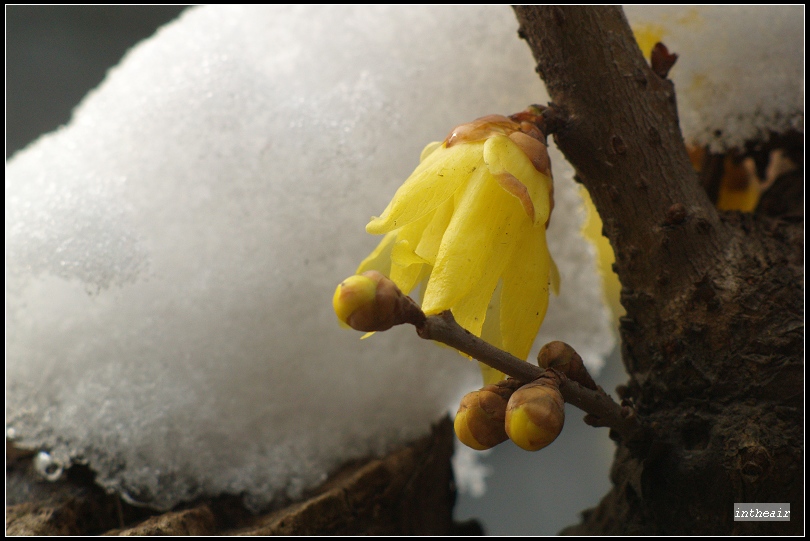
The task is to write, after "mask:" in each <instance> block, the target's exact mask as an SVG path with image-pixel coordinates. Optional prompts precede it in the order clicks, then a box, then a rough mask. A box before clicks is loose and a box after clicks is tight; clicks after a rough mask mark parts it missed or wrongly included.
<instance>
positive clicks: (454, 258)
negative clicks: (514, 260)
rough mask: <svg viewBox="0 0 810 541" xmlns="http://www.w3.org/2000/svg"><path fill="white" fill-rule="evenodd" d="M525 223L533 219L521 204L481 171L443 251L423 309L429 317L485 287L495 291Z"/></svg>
mask: <svg viewBox="0 0 810 541" xmlns="http://www.w3.org/2000/svg"><path fill="white" fill-rule="evenodd" d="M521 223H524V224H526V223H528V220H527V218H526V215H525V213H524V212H523V209H522V207H521V205H520V202H519V201H518V200H517V199H516V198H514V197H512V196H511V195H509V194H507V193H506V192H504V191H503V190H502V189H501V187H500V186H499V185H498V183H497V182H496V181H495V179H494V178H493V177H492V175H490V174H489V172H488V171H487V170H486V168H481V170H480V171H476V172H475V174H473V176H472V178H470V181H469V184H468V185H467V187H466V189H465V190H464V192H463V194H462V195H461V197H460V198H459V201H458V203H457V205H456V209H455V212H453V217H452V218H451V219H450V223H449V224H448V226H447V230H446V231H445V234H444V237H443V239H442V243H441V246H440V247H439V252H438V254H437V256H436V265H435V267H434V270H433V274H432V275H431V277H430V281H429V282H428V285H427V289H426V291H425V299H424V303H423V305H422V309H423V310H424V311H425V313H427V314H436V313H439V312H442V311H444V310H448V309H450V308H453V307H455V306H456V304H457V303H458V302H459V301H461V300H462V299H463V298H464V297H465V296H466V295H467V294H468V293H469V292H470V291H471V290H472V289H473V287H475V286H476V285H478V284H479V283H482V284H490V283H491V284H492V289H494V286H495V284H497V277H498V276H499V275H500V273H501V271H502V269H503V265H504V262H505V261H507V260H508V257H509V255H510V254H511V252H512V249H513V248H514V244H515V240H516V234H517V231H518V228H519V227H520V224H521ZM493 276H494V280H493ZM492 289H490V290H489V292H488V293H489V294H491V293H492ZM484 309H486V304H485V305H484Z"/></svg>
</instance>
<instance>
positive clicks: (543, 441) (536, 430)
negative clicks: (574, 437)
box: [505, 379, 565, 451]
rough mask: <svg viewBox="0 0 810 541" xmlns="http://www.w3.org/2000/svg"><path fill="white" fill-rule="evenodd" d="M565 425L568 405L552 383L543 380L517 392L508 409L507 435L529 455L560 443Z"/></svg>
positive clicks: (525, 386) (510, 400)
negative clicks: (558, 441)
mask: <svg viewBox="0 0 810 541" xmlns="http://www.w3.org/2000/svg"><path fill="white" fill-rule="evenodd" d="M564 423H565V401H564V400H563V397H562V394H560V390H559V388H558V387H557V386H556V384H555V383H554V382H553V381H549V380H547V379H540V380H537V381H534V382H532V383H529V384H527V385H524V386H523V387H521V388H520V389H518V390H517V391H515V392H514V394H513V395H512V397H511V398H510V399H509V403H508V404H507V406H506V421H505V424H506V433H507V435H508V436H509V439H511V440H512V441H513V442H515V444H516V445H517V446H518V447H520V448H522V449H525V450H526V451H538V450H540V449H542V448H543V447H545V446H547V445H548V444H549V443H551V442H553V441H554V440H555V439H557V436H559V435H560V432H561V431H562V428H563V424H564Z"/></svg>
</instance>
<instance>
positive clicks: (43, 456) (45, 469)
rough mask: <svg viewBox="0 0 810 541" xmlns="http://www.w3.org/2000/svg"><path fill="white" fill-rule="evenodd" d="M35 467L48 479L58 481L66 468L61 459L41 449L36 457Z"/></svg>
mask: <svg viewBox="0 0 810 541" xmlns="http://www.w3.org/2000/svg"><path fill="white" fill-rule="evenodd" d="M34 469H35V470H36V471H37V473H38V474H39V475H41V476H42V477H43V478H44V479H46V480H47V481H58V480H59V478H60V477H62V473H63V472H64V471H65V468H64V467H63V466H62V464H61V463H59V461H57V460H54V458H53V457H52V456H51V455H49V454H48V453H47V452H45V451H40V452H39V453H37V456H36V457H34Z"/></svg>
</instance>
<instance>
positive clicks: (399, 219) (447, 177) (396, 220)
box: [366, 143, 484, 235]
mask: <svg viewBox="0 0 810 541" xmlns="http://www.w3.org/2000/svg"><path fill="white" fill-rule="evenodd" d="M482 146H483V143H467V144H463V145H456V146H453V147H450V148H447V147H441V148H438V149H437V150H435V151H433V152H432V153H431V154H430V155H429V156H427V157H426V158H425V161H423V162H422V163H420V164H419V166H418V167H417V168H416V170H415V171H414V172H413V173H412V174H411V176H410V177H408V180H406V181H405V183H404V184H403V185H402V186H400V187H399V189H398V190H397V193H396V194H395V195H394V198H393V199H392V200H391V202H390V203H389V204H388V207H386V209H385V211H383V213H382V216H380V217H379V218H374V219H372V220H371V221H370V222H369V224H368V225H367V226H366V231H367V232H369V233H371V234H372V235H380V234H383V233H388V232H389V231H393V230H394V229H398V228H400V227H403V226H405V225H408V224H409V223H411V222H414V221H416V220H418V219H419V218H422V217H423V216H425V215H426V214H427V213H429V212H431V211H433V210H435V209H436V208H437V207H438V206H439V205H441V204H442V203H444V202H445V201H447V200H448V199H450V198H451V197H452V196H453V194H454V193H455V192H456V190H458V189H459V188H460V187H462V186H464V185H465V184H466V182H467V180H468V179H469V178H470V175H472V174H473V173H474V172H475V171H476V170H477V169H480V168H483V165H484V164H483V160H482V158H481V147H482Z"/></svg>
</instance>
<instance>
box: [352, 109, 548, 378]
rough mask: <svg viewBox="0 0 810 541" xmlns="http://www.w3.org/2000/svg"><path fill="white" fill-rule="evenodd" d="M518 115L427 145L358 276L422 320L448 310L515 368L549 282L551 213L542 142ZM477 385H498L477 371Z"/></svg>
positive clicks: (481, 122) (491, 119)
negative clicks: (408, 301)
mask: <svg viewBox="0 0 810 541" xmlns="http://www.w3.org/2000/svg"><path fill="white" fill-rule="evenodd" d="M533 114H534V113H531V112H525V113H518V114H517V115H513V116H512V117H510V118H507V117H503V116H498V115H491V116H487V117H483V118H480V119H478V120H476V121H473V122H471V123H469V124H464V125H461V126H459V127H457V128H456V129H455V130H453V132H451V134H450V135H449V136H448V137H447V139H446V140H445V141H444V142H441V143H431V144H429V145H428V146H427V147H425V150H424V151H423V152H422V156H421V163H420V164H419V166H418V167H417V168H416V170H415V171H414V172H413V173H412V174H411V176H410V177H409V178H408V179H407V180H406V181H405V183H404V184H403V185H402V186H401V187H400V188H399V190H397V192H396V194H395V195H394V198H393V200H392V201H391V203H389V205H388V207H387V208H386V209H385V210H384V211H383V213H382V215H381V216H380V217H378V218H373V219H372V220H371V222H370V223H369V224H368V225H367V226H366V231H368V232H369V233H372V234H384V235H385V237H384V238H383V239H382V241H381V242H380V244H379V246H377V248H376V249H375V250H374V251H373V252H372V253H371V255H369V256H368V257H367V258H366V259H365V260H364V261H363V262H362V263H361V264H360V267H359V268H358V270H357V272H358V273H362V272H365V271H368V270H372V269H373V270H378V271H380V272H382V273H383V274H385V275H387V276H388V277H389V278H390V279H391V280H393V281H394V283H396V284H397V286H399V288H400V289H401V290H402V291H403V292H404V293H405V294H409V293H410V292H411V291H412V290H414V288H415V287H416V286H417V285H419V284H422V285H423V288H422V291H421V294H422V310H423V311H424V312H425V313H426V314H427V315H431V314H438V313H440V312H443V311H445V310H451V311H452V312H453V316H454V317H455V318H456V320H457V321H458V323H459V324H460V325H461V326H462V327H464V328H465V329H467V330H469V331H470V332H472V333H474V334H476V335H478V336H482V338H484V339H485V340H487V341H488V342H490V343H492V344H493V345H496V346H498V347H501V348H503V349H505V350H507V351H509V352H510V353H512V354H513V355H515V356H517V357H519V358H523V359H525V358H526V357H527V356H528V354H529V349H530V348H531V345H532V342H533V341H534V338H535V336H536V335H537V332H538V330H539V329H540V325H541V323H542V322H543V318H544V317H545V313H546V308H547V306H548V290H549V282H550V281H551V282H552V284H553V287H554V289H555V290H556V289H557V286H558V281H559V278H558V276H557V271H556V267H555V266H554V262H553V261H552V259H551V256H550V254H549V251H548V247H547V245H546V227H547V224H548V220H549V216H550V214H551V209H552V207H553V195H552V180H551V171H550V167H549V161H548V153H547V149H546V145H545V144H544V142H543V139H544V136H543V134H542V133H541V132H540V130H539V129H538V128H537V126H536V125H535V124H534V123H533V122H530V121H528V120H527V118H536V117H535V116H533ZM482 370H484V380H485V383H492V382H495V381H499V380H500V379H502V378H503V375H502V374H501V373H500V372H497V371H495V370H492V369H490V368H488V367H483V365H482Z"/></svg>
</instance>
